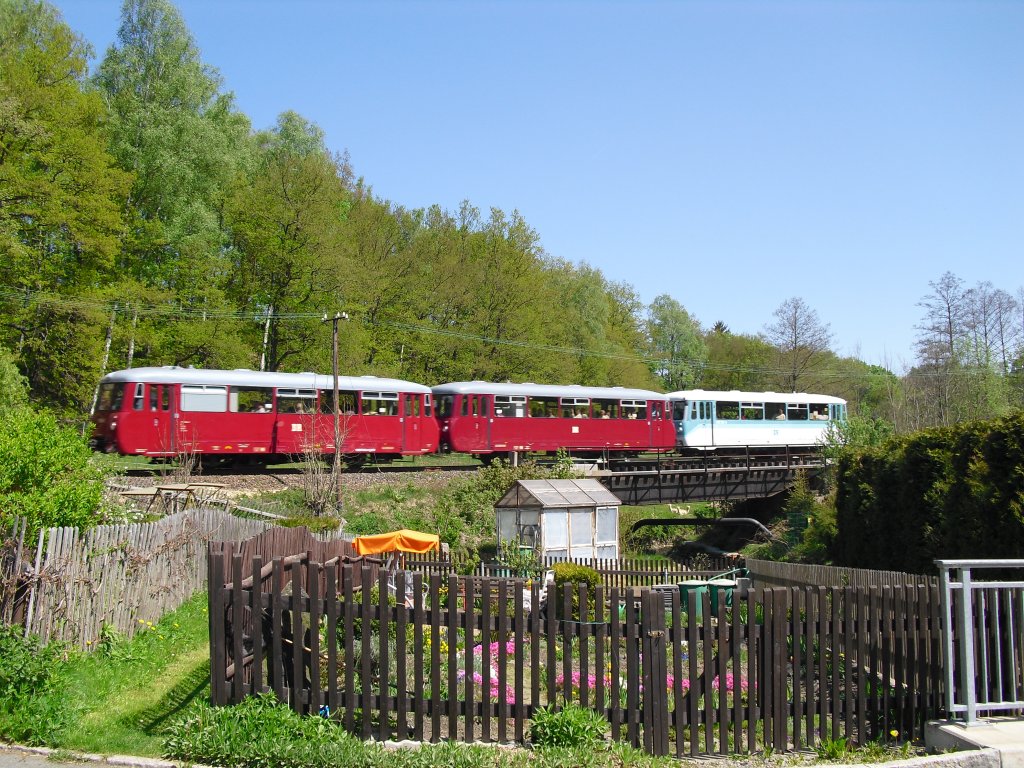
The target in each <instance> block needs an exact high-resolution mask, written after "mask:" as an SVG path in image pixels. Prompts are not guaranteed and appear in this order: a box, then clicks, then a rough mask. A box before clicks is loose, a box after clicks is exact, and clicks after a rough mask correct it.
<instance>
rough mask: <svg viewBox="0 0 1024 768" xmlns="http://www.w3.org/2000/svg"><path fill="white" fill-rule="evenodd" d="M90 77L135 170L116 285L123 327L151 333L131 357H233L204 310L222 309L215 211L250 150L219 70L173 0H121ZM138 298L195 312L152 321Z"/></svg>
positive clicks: (115, 142)
mask: <svg viewBox="0 0 1024 768" xmlns="http://www.w3.org/2000/svg"><path fill="white" fill-rule="evenodd" d="M95 83H96V85H97V87H98V89H99V92H100V93H101V94H102V95H103V98H104V99H105V101H106V103H107V105H108V106H109V111H110V134H111V138H110V150H111V152H112V153H113V154H114V156H115V157H117V159H118V160H119V161H120V163H121V165H122V167H124V168H126V169H129V170H130V171H132V172H133V174H134V178H135V181H134V184H133V186H132V189H131V194H130V197H129V201H128V206H127V216H128V221H129V230H128V236H127V237H126V238H125V247H124V251H123V258H122V260H121V263H120V265H119V266H120V268H119V270H118V272H119V275H122V276H124V277H125V278H126V279H125V281H124V284H123V285H121V286H120V287H119V288H118V289H114V290H112V291H111V293H112V294H114V297H115V298H117V299H120V305H121V307H122V308H124V309H125V315H126V317H129V318H133V319H132V321H131V323H130V325H129V329H130V330H129V334H132V333H133V332H135V331H137V332H138V333H139V334H140V335H141V336H140V338H144V339H146V341H147V344H146V345H145V346H142V345H139V347H138V350H137V353H138V354H139V356H140V357H142V358H143V360H145V359H147V358H148V359H149V360H153V361H156V362H169V361H172V360H174V361H182V360H187V361H191V362H200V363H209V362H213V363H218V362H228V361H234V360H237V359H238V357H239V355H238V352H237V350H235V349H232V343H230V342H229V341H228V340H227V339H226V338H225V336H226V337H229V338H230V337H233V336H235V335H236V327H233V326H229V325H228V324H224V323H221V324H220V325H219V326H218V325H217V324H214V323H210V322H208V318H209V316H210V315H211V314H216V313H218V312H225V311H226V310H227V309H228V304H227V301H226V298H225V295H224V283H225V279H226V275H227V273H228V271H229V268H230V265H229V263H228V261H227V258H226V256H225V252H226V245H227V237H226V233H225V232H224V229H223V227H222V214H223V208H224V204H225V200H226V198H227V196H228V195H229V194H230V192H231V188H232V182H233V180H234V179H235V178H236V176H237V175H238V173H239V172H240V171H241V170H242V169H244V168H245V167H247V165H248V162H249V160H250V157H251V153H252V146H251V143H250V139H249V121H248V119H247V118H246V117H245V116H244V115H242V114H241V113H239V112H238V111H237V110H236V109H235V107H234V97H233V95H232V94H230V93H222V92H221V91H220V88H221V78H220V76H219V75H218V73H217V72H216V70H214V69H213V68H212V67H209V66H208V65H206V64H204V63H203V62H202V60H201V58H200V52H199V49H198V48H197V47H196V45H195V42H194V41H193V39H192V36H191V33H190V32H189V30H188V28H187V27H186V25H185V22H184V21H183V19H182V18H181V14H180V13H179V12H178V10H177V9H176V8H175V7H174V5H173V4H172V3H171V2H169V0H125V3H124V6H123V7H122V11H121V25H120V27H119V29H118V33H117V41H116V42H115V44H114V45H112V46H111V47H110V48H109V49H108V50H107V52H106V55H105V56H104V58H103V61H102V62H101V64H100V66H99V69H98V71H97V74H96V77H95ZM140 294H141V295H142V296H144V297H145V299H146V300H148V302H149V303H151V304H154V305H156V306H160V305H163V306H164V307H176V308H180V309H183V310H185V313H184V314H191V315H192V316H191V317H189V316H186V317H182V316H181V315H182V314H183V313H178V314H177V316H171V315H169V314H165V315H164V316H163V317H161V318H160V321H159V323H158V324H157V325H158V326H159V327H158V328H154V327H152V326H150V327H147V326H146V318H147V316H146V314H145V313H143V314H142V317H141V323H140V322H139V309H140V304H141V302H140V301H139V298H138V297H139V296H140ZM129 305H131V306H129ZM134 340H135V336H134V335H128V336H126V337H125V342H126V343H128V344H130V343H131V342H133V341H134Z"/></svg>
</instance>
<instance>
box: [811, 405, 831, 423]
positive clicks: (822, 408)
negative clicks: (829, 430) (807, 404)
mask: <svg viewBox="0 0 1024 768" xmlns="http://www.w3.org/2000/svg"><path fill="white" fill-rule="evenodd" d="M811 418H812V419H819V420H821V421H828V403H811Z"/></svg>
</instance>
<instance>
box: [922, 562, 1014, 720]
mask: <svg viewBox="0 0 1024 768" xmlns="http://www.w3.org/2000/svg"><path fill="white" fill-rule="evenodd" d="M935 562H936V564H937V565H938V567H939V573H940V583H941V586H942V590H941V599H942V609H943V613H944V619H945V624H944V626H943V659H944V661H945V664H944V667H945V670H946V711H947V713H948V714H949V715H950V716H953V715H954V714H963V716H964V720H965V723H966V724H967V725H972V724H976V723H977V722H978V713H979V712H985V713H992V712H1006V711H1015V710H1016V711H1020V710H1024V679H1022V674H1024V560H936V561H935ZM978 572H986V573H987V574H988V575H990V578H988V579H982V578H978ZM991 576H996V577H998V578H991ZM1007 576H1013V577H1016V578H1005V577H1007Z"/></svg>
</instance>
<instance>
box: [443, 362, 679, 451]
mask: <svg viewBox="0 0 1024 768" xmlns="http://www.w3.org/2000/svg"><path fill="white" fill-rule="evenodd" d="M433 393H434V401H435V403H436V406H437V415H438V422H439V424H440V427H441V438H440V439H441V449H442V450H451V451H458V452H462V453H473V454H477V455H479V456H482V457H484V458H488V457H491V458H493V457H495V456H505V455H508V454H510V453H512V452H547V453H550V452H554V451H556V450H558V449H559V448H564V449H566V450H569V451H571V452H572V453H573V454H576V455H623V454H635V453H641V452H644V451H657V450H670V449H672V448H674V447H675V444H676V437H675V428H674V425H673V423H672V420H671V416H672V414H671V411H670V409H669V407H668V398H667V397H666V396H665V395H661V394H658V393H657V392H651V391H649V390H646V389H625V388H623V387H582V386H575V385H573V386H553V385H545V384H491V383H488V382H484V381H462V382H452V383H450V384H441V385H439V386H436V387H434V388H433Z"/></svg>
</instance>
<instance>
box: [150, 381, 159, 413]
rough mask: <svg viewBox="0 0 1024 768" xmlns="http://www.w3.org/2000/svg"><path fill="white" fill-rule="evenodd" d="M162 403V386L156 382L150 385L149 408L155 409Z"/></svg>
mask: <svg viewBox="0 0 1024 768" xmlns="http://www.w3.org/2000/svg"><path fill="white" fill-rule="evenodd" d="M159 405H160V387H158V386H157V385H156V384H150V385H149V410H151V411H155V410H156V409H157V408H158V407H159Z"/></svg>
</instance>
